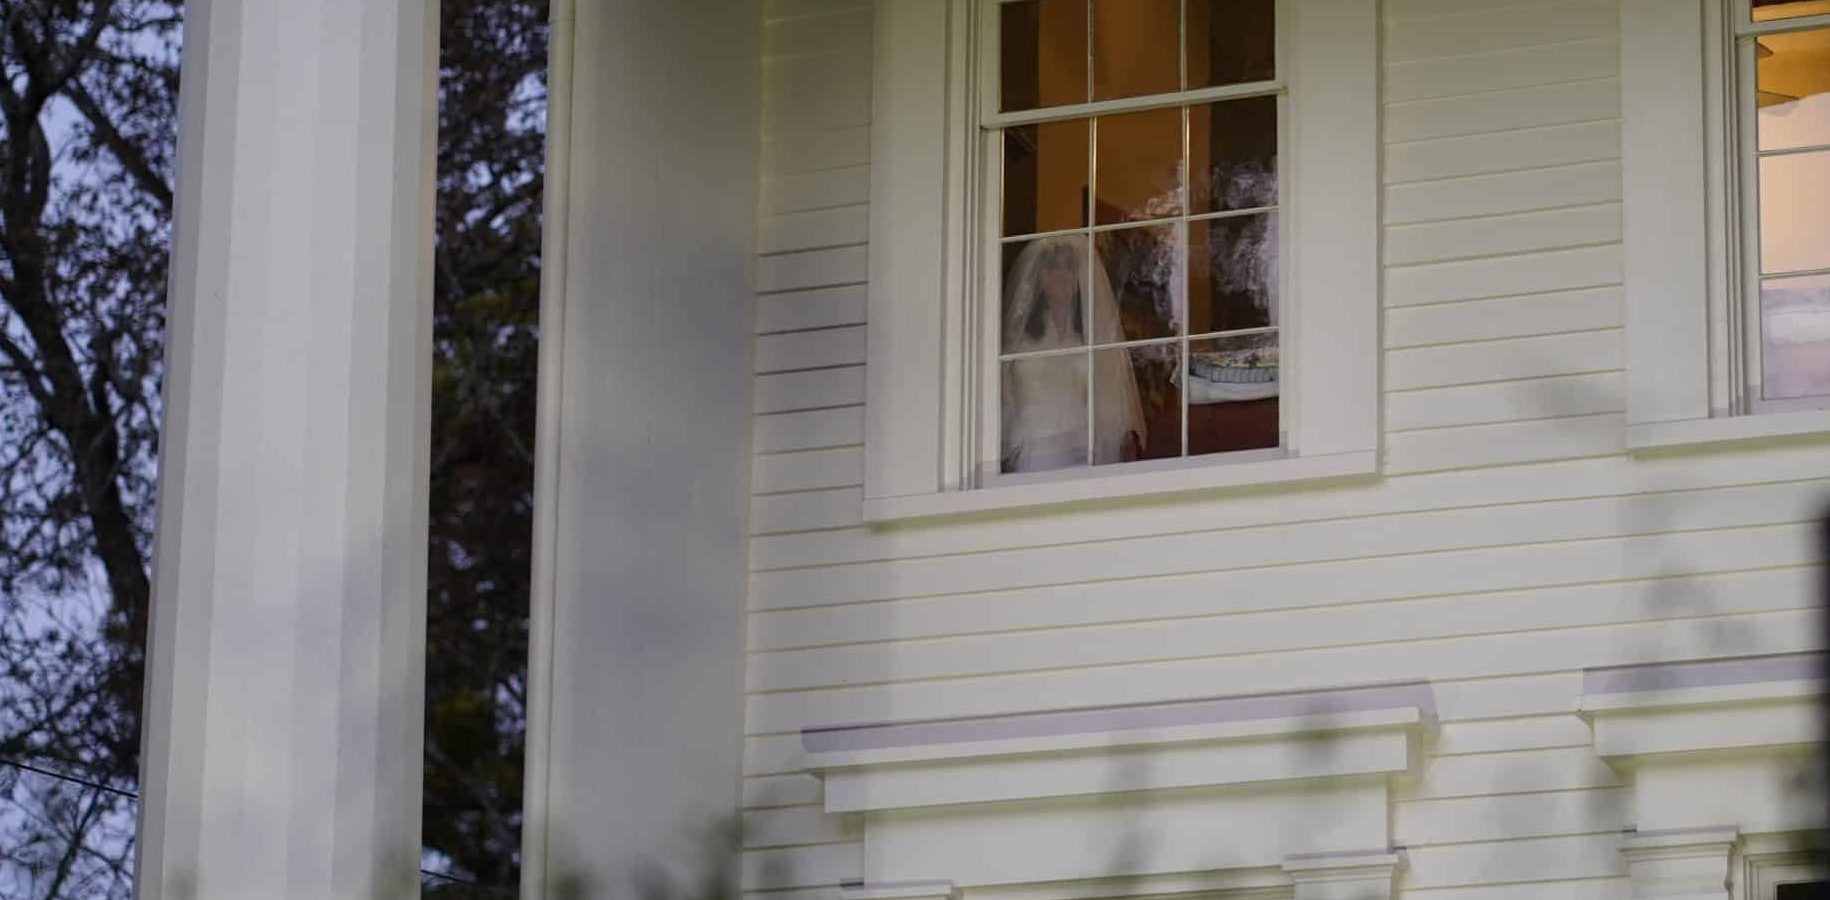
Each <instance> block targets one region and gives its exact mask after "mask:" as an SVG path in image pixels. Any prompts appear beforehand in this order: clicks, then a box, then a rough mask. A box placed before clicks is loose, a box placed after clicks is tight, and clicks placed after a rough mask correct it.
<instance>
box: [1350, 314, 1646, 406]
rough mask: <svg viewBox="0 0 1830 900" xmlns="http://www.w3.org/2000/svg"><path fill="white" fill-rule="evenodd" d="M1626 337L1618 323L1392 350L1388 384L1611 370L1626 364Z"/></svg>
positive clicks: (1401, 387)
mask: <svg viewBox="0 0 1830 900" xmlns="http://www.w3.org/2000/svg"><path fill="white" fill-rule="evenodd" d="M1622 343H1623V339H1622V336H1621V333H1620V329H1618V328H1608V329H1603V330H1599V331H1582V332H1576V333H1574V334H1556V335H1545V336H1540V337H1525V338H1506V339H1503V340H1496V341H1478V342H1469V343H1461V344H1434V345H1431V346H1428V347H1410V348H1405V349H1400V350H1388V351H1386V353H1385V387H1386V389H1387V390H1392V391H1409V390H1417V389H1419V388H1435V387H1447V386H1449V385H1456V384H1478V383H1480V382H1483V381H1508V380H1512V379H1518V378H1548V377H1555V376H1562V375H1583V374H1588V373H1591V372H1611V371H1616V370H1618V369H1619V368H1620V367H1621V362H1622V349H1623V348H1622V346H1621V345H1622Z"/></svg>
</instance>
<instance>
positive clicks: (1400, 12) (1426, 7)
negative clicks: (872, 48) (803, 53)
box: [775, 0, 1523, 28]
mask: <svg viewBox="0 0 1830 900" xmlns="http://www.w3.org/2000/svg"><path fill="white" fill-rule="evenodd" d="M775 2H790V0H775ZM800 2H810V3H821V2H826V0H800ZM1520 2H1523V0H1386V2H1385V4H1384V5H1383V7H1382V8H1383V9H1384V11H1385V19H1386V22H1387V27H1389V28H1404V27H1406V26H1407V24H1408V23H1407V21H1406V20H1408V19H1411V18H1414V17H1417V16H1440V15H1444V14H1447V13H1457V12H1467V11H1468V10H1472V9H1499V8H1500V7H1505V6H1517V5H1518V4H1519V3H1520Z"/></svg>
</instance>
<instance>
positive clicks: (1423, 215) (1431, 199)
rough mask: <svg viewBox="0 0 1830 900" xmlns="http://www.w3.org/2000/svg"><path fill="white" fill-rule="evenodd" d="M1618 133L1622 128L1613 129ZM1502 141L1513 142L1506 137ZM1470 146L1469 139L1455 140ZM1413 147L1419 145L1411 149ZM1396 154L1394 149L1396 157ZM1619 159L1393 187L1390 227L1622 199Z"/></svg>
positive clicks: (1386, 214)
mask: <svg viewBox="0 0 1830 900" xmlns="http://www.w3.org/2000/svg"><path fill="white" fill-rule="evenodd" d="M1613 128H1614V130H1615V131H1616V132H1618V131H1619V130H1620V127H1619V126H1618V125H1614V126H1613ZM1500 137H1502V138H1503V137H1507V136H1505V135H1502V136H1500ZM1454 140H1456V141H1464V140H1467V138H1455V139H1454ZM1407 146H1411V147H1417V146H1421V145H1418V144H1413V145H1407ZM1393 152H1394V151H1391V150H1388V151H1387V156H1388V157H1390V156H1391V155H1392V154H1393ZM1620 190H1621V187H1620V163H1619V161H1617V160H1608V159H1604V160H1598V161H1594V162H1574V163H1569V164H1567V165H1552V166H1548V167H1545V168H1538V169H1521V170H1518V171H1497V172H1492V173H1489V174H1479V175H1468V176H1463V177H1454V178H1441V179H1436V180H1433V181H1419V182H1411V183H1405V184H1393V185H1391V186H1389V187H1387V188H1386V189H1385V203H1384V208H1383V210H1382V214H1383V218H1384V220H1385V223H1386V224H1387V225H1403V224H1406V223H1409V222H1441V221H1446V220H1449V219H1466V218H1472V217H1474V216H1497V215H1506V214H1508V213H1519V212H1526V211H1529V210H1534V209H1556V208H1558V207H1564V206H1588V205H1593V204H1596V203H1607V202H1610V201H1616V200H1619V199H1620Z"/></svg>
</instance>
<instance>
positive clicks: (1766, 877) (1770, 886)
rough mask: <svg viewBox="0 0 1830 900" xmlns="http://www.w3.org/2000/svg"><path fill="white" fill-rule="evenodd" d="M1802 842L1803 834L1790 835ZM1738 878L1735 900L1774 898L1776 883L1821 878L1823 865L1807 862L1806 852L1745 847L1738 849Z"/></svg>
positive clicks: (1808, 860) (1795, 882)
mask: <svg viewBox="0 0 1830 900" xmlns="http://www.w3.org/2000/svg"><path fill="white" fill-rule="evenodd" d="M1794 837H1795V838H1796V840H1795V843H1802V842H1803V841H1804V840H1805V838H1804V836H1802V835H1800V836H1794ZM1741 869H1742V880H1741V890H1740V892H1739V898H1738V900H1777V898H1778V897H1779V886H1780V885H1782V884H1797V883H1799V882H1808V881H1822V880H1824V879H1825V878H1827V877H1830V876H1826V874H1825V873H1824V871H1823V869H1822V868H1820V867H1819V866H1816V865H1813V864H1812V863H1811V857H1810V854H1808V853H1800V852H1795V851H1794V852H1768V853H1760V852H1757V848H1754V847H1749V848H1747V849H1746V850H1744V851H1743V852H1742V866H1741Z"/></svg>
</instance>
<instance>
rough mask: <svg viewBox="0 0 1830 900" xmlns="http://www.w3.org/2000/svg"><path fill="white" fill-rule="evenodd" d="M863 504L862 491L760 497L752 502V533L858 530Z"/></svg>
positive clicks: (837, 490) (844, 489)
mask: <svg viewBox="0 0 1830 900" xmlns="http://www.w3.org/2000/svg"><path fill="white" fill-rule="evenodd" d="M863 503H864V492H863V490H862V489H859V488H836V489H829V490H823V491H797V492H793V493H787V494H773V495H770V496H766V497H756V498H754V499H752V500H751V501H750V530H751V532H752V533H754V534H769V533H771V532H783V531H813V530H817V529H824V528H844V527H847V526H855V525H857V524H858V523H859V521H860V520H861V512H860V510H861V509H862V508H863Z"/></svg>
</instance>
